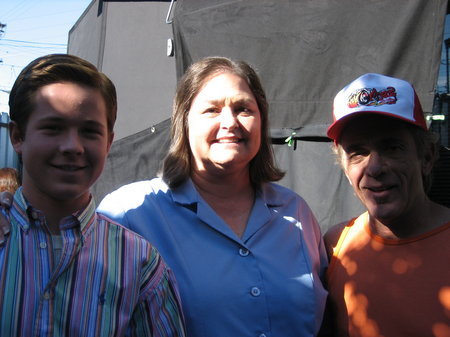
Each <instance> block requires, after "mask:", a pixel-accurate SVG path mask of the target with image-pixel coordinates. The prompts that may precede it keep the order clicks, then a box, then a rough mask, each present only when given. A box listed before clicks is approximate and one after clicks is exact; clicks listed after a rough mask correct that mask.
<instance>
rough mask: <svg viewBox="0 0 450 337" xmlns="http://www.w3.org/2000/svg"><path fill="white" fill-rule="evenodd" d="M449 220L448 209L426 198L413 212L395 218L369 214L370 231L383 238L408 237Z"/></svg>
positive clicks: (429, 229) (425, 231)
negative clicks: (379, 217) (380, 217)
mask: <svg viewBox="0 0 450 337" xmlns="http://www.w3.org/2000/svg"><path fill="white" fill-rule="evenodd" d="M449 221H450V209H449V208H447V207H445V206H442V205H439V204H437V203H435V202H433V201H431V200H430V199H428V198H426V199H425V200H424V202H422V203H421V205H420V206H419V207H415V209H414V211H413V212H410V213H408V214H404V215H402V216H400V217H397V218H395V219H387V220H386V219H377V218H375V217H372V216H371V215H370V214H369V225H370V227H371V229H372V231H373V232H374V233H375V234H377V235H379V236H381V237H383V238H385V239H408V238H411V237H416V236H419V235H421V234H425V233H427V232H430V231H432V230H433V229H435V228H438V227H440V226H441V225H443V224H445V223H447V222H449Z"/></svg>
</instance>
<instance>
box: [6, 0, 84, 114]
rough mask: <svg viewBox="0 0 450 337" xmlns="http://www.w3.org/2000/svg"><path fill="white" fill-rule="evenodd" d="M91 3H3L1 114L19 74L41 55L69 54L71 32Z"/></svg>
mask: <svg viewBox="0 0 450 337" xmlns="http://www.w3.org/2000/svg"><path fill="white" fill-rule="evenodd" d="M90 3H91V0H0V23H2V24H6V25H7V26H6V28H4V33H3V34H2V35H1V36H0V60H1V62H0V112H8V111H9V107H8V92H9V90H10V89H11V87H12V85H13V84H14V81H15V79H16V77H17V75H19V73H20V71H21V70H22V69H23V67H25V66H26V65H27V64H28V63H30V62H31V61H32V60H34V59H35V58H37V57H39V56H43V55H46V54H51V53H66V52H67V41H68V38H69V31H70V29H71V28H72V27H73V25H74V24H75V23H76V22H77V20H78V18H79V17H80V16H81V14H83V12H84V10H85V9H86V8H87V7H88V6H89V4H90Z"/></svg>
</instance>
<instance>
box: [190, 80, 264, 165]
mask: <svg viewBox="0 0 450 337" xmlns="http://www.w3.org/2000/svg"><path fill="white" fill-rule="evenodd" d="M188 129H189V144H190V148H191V153H192V157H193V158H192V159H193V160H192V163H193V169H194V171H197V172H202V171H206V172H211V170H217V169H219V170H223V169H227V170H229V169H233V170H234V169H248V165H249V163H250V161H251V160H252V159H253V158H254V157H255V155H256V154H257V152H258V150H259V147H260V144H261V114H260V111H259V108H258V104H257V102H256V99H255V96H254V95H253V93H252V91H251V90H250V88H249V86H248V85H247V83H246V82H245V81H244V80H243V79H242V78H241V77H239V76H237V75H234V74H231V73H220V74H218V75H215V76H213V77H211V78H209V79H208V80H207V81H206V82H205V84H204V85H203V87H202V88H201V89H200V91H199V93H198V94H197V96H196V97H195V98H194V100H193V101H192V104H191V108H190V110H189V114H188Z"/></svg>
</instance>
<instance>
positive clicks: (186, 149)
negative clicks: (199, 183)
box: [162, 57, 284, 188]
mask: <svg viewBox="0 0 450 337" xmlns="http://www.w3.org/2000/svg"><path fill="white" fill-rule="evenodd" d="M221 73H231V74H234V75H237V76H239V77H241V78H242V79H243V80H244V81H245V82H246V83H247V85H248V86H249V88H250V90H251V91H252V93H253V95H254V96H255V99H256V102H257V104H258V108H259V111H260V113H261V145H260V149H259V151H258V153H257V154H256V156H255V157H254V158H253V159H252V161H251V162H250V179H251V182H252V183H253V184H254V186H258V185H259V184H261V183H263V182H268V181H277V180H280V179H281V178H282V177H283V176H284V172H282V171H281V170H280V169H279V168H278V167H276V165H275V162H274V156H273V150H272V147H271V144H270V139H269V126H268V103H267V99H266V94H265V92H264V90H263V88H262V85H261V82H260V79H259V77H258V75H257V74H256V72H255V71H254V70H253V68H252V67H251V66H250V65H249V64H247V63H246V62H242V61H240V62H236V61H233V60H231V59H229V58H226V57H206V58H203V59H201V60H199V61H197V62H195V63H194V64H192V65H191V66H190V67H189V68H188V69H187V71H186V73H185V74H184V75H183V77H182V78H181V79H180V81H179V82H178V86H177V91H176V94H175V98H174V102H173V110H172V127H171V143H170V147H169V151H168V153H167V155H166V157H165V159H164V161H163V168H162V178H163V180H164V181H165V182H166V183H167V184H168V185H169V186H170V187H172V188H173V187H176V186H179V185H180V184H182V183H183V182H184V181H186V179H188V178H189V176H190V174H191V169H192V167H191V165H192V159H191V156H192V155H191V150H190V146H189V136H188V135H189V130H188V122H187V120H188V118H187V117H188V114H189V110H190V108H191V105H192V102H193V100H194V98H195V97H196V96H197V94H198V93H199V92H200V90H201V89H202V88H203V86H204V85H205V83H206V82H207V81H208V80H209V79H211V77H214V76H215V75H218V74H221Z"/></svg>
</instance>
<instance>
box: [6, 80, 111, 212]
mask: <svg viewBox="0 0 450 337" xmlns="http://www.w3.org/2000/svg"><path fill="white" fill-rule="evenodd" d="M24 135H25V136H24V137H23V138H22V137H21V136H20V131H19V130H18V127H17V125H14V124H12V126H11V140H12V142H13V145H14V148H15V150H16V151H17V152H18V153H19V154H20V155H21V156H22V160H23V167H24V170H23V192H24V195H25V197H26V198H27V199H28V200H29V201H30V202H31V203H32V204H33V205H34V206H35V207H39V206H38V205H39V204H40V203H42V202H66V201H69V202H73V203H74V206H75V207H76V208H77V209H79V208H82V207H84V206H85V204H86V203H87V202H88V200H89V188H90V186H91V185H92V184H93V183H94V182H95V181H96V179H97V178H98V176H99V175H100V173H101V172H102V169H103V165H104V163H105V159H106V155H107V154H108V151H109V148H110V145H111V142H112V134H110V133H109V132H108V129H107V118H106V106H105V102H104V100H103V98H102V96H101V94H100V92H98V91H96V90H94V89H91V88H88V87H85V86H80V85H78V84H74V83H54V84H49V85H46V86H44V87H42V88H40V89H39V90H38V91H37V92H36V97H35V110H34V111H33V112H32V113H31V115H30V118H29V120H28V123H27V126H26V130H25V133H24Z"/></svg>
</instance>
